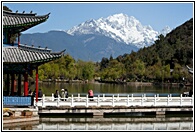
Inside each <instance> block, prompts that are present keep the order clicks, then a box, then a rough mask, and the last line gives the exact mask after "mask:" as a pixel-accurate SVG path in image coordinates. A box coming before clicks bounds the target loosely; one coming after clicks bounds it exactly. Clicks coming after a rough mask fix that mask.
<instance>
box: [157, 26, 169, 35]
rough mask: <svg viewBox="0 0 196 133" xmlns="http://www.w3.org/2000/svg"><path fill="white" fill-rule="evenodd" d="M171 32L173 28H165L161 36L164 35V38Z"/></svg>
mask: <svg viewBox="0 0 196 133" xmlns="http://www.w3.org/2000/svg"><path fill="white" fill-rule="evenodd" d="M169 32H171V28H170V27H169V26H165V28H163V29H162V30H161V31H160V32H159V34H162V35H164V36H166V34H167V33H169Z"/></svg>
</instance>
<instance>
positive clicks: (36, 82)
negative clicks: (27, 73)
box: [35, 66, 38, 102]
mask: <svg viewBox="0 0 196 133" xmlns="http://www.w3.org/2000/svg"><path fill="white" fill-rule="evenodd" d="M35 78H36V79H35V84H36V85H35V89H36V102H38V66H37V67H36V77H35Z"/></svg>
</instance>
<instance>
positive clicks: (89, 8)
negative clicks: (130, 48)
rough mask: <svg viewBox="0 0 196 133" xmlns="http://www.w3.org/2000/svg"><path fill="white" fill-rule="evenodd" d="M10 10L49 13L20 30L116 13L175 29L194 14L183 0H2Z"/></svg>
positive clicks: (62, 26)
mask: <svg viewBox="0 0 196 133" xmlns="http://www.w3.org/2000/svg"><path fill="white" fill-rule="evenodd" d="M3 5H4V6H7V7H9V8H10V9H11V10H12V11H13V12H15V11H16V10H18V11H19V12H22V11H25V12H30V11H33V12H34V13H37V15H45V14H47V13H51V14H50V17H49V19H48V20H47V21H46V22H44V23H42V24H40V25H37V26H35V27H33V28H31V29H28V30H27V31H25V32H23V33H36V32H41V33H43V32H47V31H50V30H68V29H70V28H72V27H73V26H75V25H78V24H80V23H82V22H84V21H86V20H89V19H98V18H100V17H108V16H110V15H114V14H117V13H124V14H127V15H128V16H134V17H135V18H136V19H138V20H139V21H140V22H141V23H142V25H150V26H152V28H153V29H154V30H156V31H160V30H162V29H163V28H164V27H165V26H169V27H170V28H172V29H174V28H176V27H177V26H179V25H181V24H183V23H184V22H186V21H187V20H189V19H191V18H192V17H193V15H194V14H193V9H194V7H193V3H188V2H186V3H184V2H181V3H180V2H167V3H165V2H164V3H163V2H162V3H161V2H156V3H155V2H145V3H141V2H137V3H136V2H126V3H125V2H124V3H123V2H115V3H114V2H113V3H112V2H108V3H106V2H96V3H95V2H93V3H90V2H88V3H87V2H80V3H76V2H56V3H55V2H50V3H46V2H42V3H41V2H36V3H30V2H26V3H24V2H17V3H3Z"/></svg>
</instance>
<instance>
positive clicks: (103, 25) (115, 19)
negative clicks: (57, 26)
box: [66, 13, 167, 48]
mask: <svg viewBox="0 0 196 133" xmlns="http://www.w3.org/2000/svg"><path fill="white" fill-rule="evenodd" d="M66 32H67V33H68V34H71V35H83V34H100V35H104V36H106V37H110V38H112V39H114V40H116V41H117V42H122V43H125V44H127V45H134V46H136V47H138V48H143V47H147V46H150V45H152V44H153V43H154V41H155V40H156V39H157V36H158V35H159V34H160V33H159V32H157V31H155V30H153V28H152V27H151V26H149V25H148V26H143V25H142V24H141V23H140V22H139V20H137V19H136V18H134V17H133V16H128V15H125V14H122V13H120V14H115V15H111V16H109V17H107V18H99V19H97V20H94V19H91V20H89V21H86V22H83V23H81V24H79V25H77V26H74V27H73V28H71V29H70V30H68V31H66ZM163 32H164V34H165V33H166V32H167V31H166V30H163Z"/></svg>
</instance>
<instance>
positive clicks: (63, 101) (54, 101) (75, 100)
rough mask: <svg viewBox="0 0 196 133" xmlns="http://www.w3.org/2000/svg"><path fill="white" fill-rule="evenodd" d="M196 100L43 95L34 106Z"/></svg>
mask: <svg viewBox="0 0 196 133" xmlns="http://www.w3.org/2000/svg"><path fill="white" fill-rule="evenodd" d="M193 102H194V98H193V96H192V97H182V95H180V97H172V95H168V96H167V97H159V96H158V95H154V97H146V95H145V94H144V95H142V96H141V97H135V96H133V94H132V95H127V96H119V95H117V96H114V95H113V96H110V97H105V96H104V95H102V96H99V95H97V96H96V97H93V98H88V95H86V96H80V94H78V95H77V96H73V95H71V97H68V98H61V97H58V98H54V96H53V95H52V96H51V97H49V96H45V95H43V97H42V98H38V102H37V103H36V102H35V98H34V105H35V106H41V107H46V106H56V107H59V106H69V107H75V106H85V107H89V106H95V107H100V106H112V107H115V106H127V107H129V106H146V107H148V106H149V107H150V106H193Z"/></svg>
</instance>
